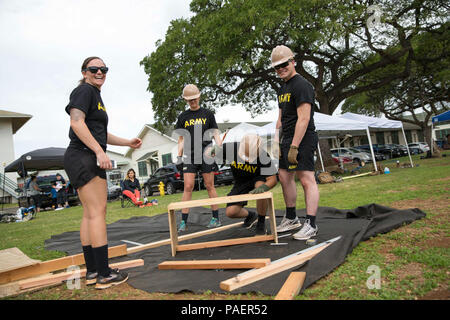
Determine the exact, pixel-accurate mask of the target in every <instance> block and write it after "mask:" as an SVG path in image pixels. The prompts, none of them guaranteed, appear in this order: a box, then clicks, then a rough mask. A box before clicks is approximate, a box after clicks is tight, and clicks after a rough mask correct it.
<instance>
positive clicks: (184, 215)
mask: <svg viewBox="0 0 450 320" xmlns="http://www.w3.org/2000/svg"><path fill="white" fill-rule="evenodd" d="M188 217H189V213H182V214H181V219H182V220H183V221H184V222H185V223H187V219H188Z"/></svg>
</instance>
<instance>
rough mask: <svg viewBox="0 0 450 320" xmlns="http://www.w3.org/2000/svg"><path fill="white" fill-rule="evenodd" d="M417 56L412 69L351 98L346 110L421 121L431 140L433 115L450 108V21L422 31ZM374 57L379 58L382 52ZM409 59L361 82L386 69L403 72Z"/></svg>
mask: <svg viewBox="0 0 450 320" xmlns="http://www.w3.org/2000/svg"><path fill="white" fill-rule="evenodd" d="M413 48H414V57H413V59H412V60H411V61H409V62H408V63H409V64H410V66H409V67H408V69H409V73H408V75H407V76H406V77H404V78H401V79H397V80H394V81H392V82H391V83H389V84H388V85H385V86H382V87H380V88H377V89H373V90H368V91H366V92H363V93H360V94H357V95H354V96H352V97H350V98H349V99H347V100H346V101H345V103H344V105H343V107H342V111H344V112H346V111H350V112H356V113H364V114H368V115H379V114H384V115H385V116H386V117H387V118H389V119H392V120H400V121H404V122H409V123H412V124H415V125H418V126H420V127H421V128H422V131H423V132H424V136H425V140H426V141H427V142H428V143H429V144H430V143H431V127H430V125H429V123H430V120H431V117H432V116H433V115H436V114H439V113H441V112H443V111H446V110H449V104H448V103H449V102H450V23H446V24H444V25H443V26H442V27H441V28H438V29H435V30H432V31H431V32H422V33H421V34H420V35H419V36H418V37H417V38H416V39H415V41H414V42H413ZM371 59H375V60H376V59H379V57H378V56H376V55H375V56H374V57H371ZM405 64H406V61H405V60H401V61H400V62H399V63H398V64H394V65H390V66H388V67H386V68H383V69H380V70H378V71H377V72H374V73H372V74H370V75H367V76H366V77H364V78H363V79H361V80H359V85H364V84H367V83H372V82H373V81H377V79H378V78H379V77H382V76H383V74H385V73H394V72H400V70H403V69H404V68H405Z"/></svg>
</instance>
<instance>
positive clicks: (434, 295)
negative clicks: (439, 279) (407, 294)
mask: <svg viewBox="0 0 450 320" xmlns="http://www.w3.org/2000/svg"><path fill="white" fill-rule="evenodd" d="M418 300H450V290H449V288H443V287H438V288H436V289H434V290H432V291H430V292H428V293H427V294H426V295H424V296H423V297H420V298H419V299H418Z"/></svg>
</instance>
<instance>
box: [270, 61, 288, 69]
mask: <svg viewBox="0 0 450 320" xmlns="http://www.w3.org/2000/svg"><path fill="white" fill-rule="evenodd" d="M289 62H291V60H288V61H286V62H284V63H281V64H279V65H276V66H275V67H273V68H274V69H275V70H279V69H281V68H286V67H287V66H288V65H289Z"/></svg>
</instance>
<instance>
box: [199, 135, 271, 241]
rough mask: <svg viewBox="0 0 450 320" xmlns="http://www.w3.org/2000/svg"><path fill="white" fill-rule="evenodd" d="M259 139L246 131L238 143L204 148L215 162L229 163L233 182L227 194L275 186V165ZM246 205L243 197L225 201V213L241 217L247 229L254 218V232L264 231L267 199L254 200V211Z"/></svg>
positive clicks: (251, 192) (260, 232)
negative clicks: (235, 200)
mask: <svg viewBox="0 0 450 320" xmlns="http://www.w3.org/2000/svg"><path fill="white" fill-rule="evenodd" d="M261 143H262V141H261V138H260V137H259V136H258V135H256V134H247V135H245V136H244V137H243V138H242V140H241V142H240V143H238V142H232V143H225V144H224V145H223V146H222V147H217V146H214V147H213V148H211V149H209V150H208V149H207V150H206V155H209V156H213V155H215V159H216V160H219V162H222V161H225V163H230V167H231V172H232V174H233V177H234V185H233V188H232V189H231V191H230V193H228V196H234V195H239V194H247V193H250V194H256V193H263V192H267V191H269V190H270V189H272V188H273V187H275V186H276V184H277V176H276V174H277V169H276V167H275V164H274V163H273V161H272V160H271V158H270V156H269V155H268V154H267V152H266V151H265V150H264V149H263V148H262V147H261ZM221 160H222V161H221ZM246 205H247V201H243V202H237V203H228V204H227V208H226V211H225V213H226V215H227V217H229V218H244V219H245V220H244V224H243V226H244V227H245V228H247V229H249V228H251V227H252V226H253V224H254V223H255V222H256V228H255V233H256V234H257V235H262V234H265V233H266V228H265V220H266V211H267V208H268V206H269V203H268V200H267V199H261V200H257V201H256V211H257V213H256V212H253V211H249V210H247V209H245V208H244V207H245V206H246Z"/></svg>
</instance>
